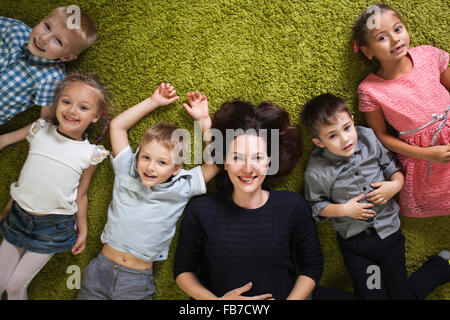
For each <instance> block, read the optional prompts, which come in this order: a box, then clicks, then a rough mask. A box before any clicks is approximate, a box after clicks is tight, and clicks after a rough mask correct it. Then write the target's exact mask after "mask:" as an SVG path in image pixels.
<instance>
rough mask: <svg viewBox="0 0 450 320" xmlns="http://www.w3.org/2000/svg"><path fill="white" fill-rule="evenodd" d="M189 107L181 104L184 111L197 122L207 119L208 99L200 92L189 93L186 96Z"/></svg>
mask: <svg viewBox="0 0 450 320" xmlns="http://www.w3.org/2000/svg"><path fill="white" fill-rule="evenodd" d="M186 96H187V98H188V101H189V104H190V106H189V105H188V104H187V103H183V107H184V108H185V109H186V111H187V112H188V113H189V114H190V115H191V117H192V118H194V119H195V120H197V121H201V120H205V119H209V109H208V98H207V97H206V96H205V95H202V94H201V93H200V92H198V91H195V92H189V93H188V94H187V95H186Z"/></svg>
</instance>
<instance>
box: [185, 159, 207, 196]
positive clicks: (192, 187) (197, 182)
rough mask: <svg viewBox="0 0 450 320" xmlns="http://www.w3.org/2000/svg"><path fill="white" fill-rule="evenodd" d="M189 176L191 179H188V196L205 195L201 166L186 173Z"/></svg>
mask: <svg viewBox="0 0 450 320" xmlns="http://www.w3.org/2000/svg"><path fill="white" fill-rule="evenodd" d="M188 172H189V173H190V174H191V177H192V178H191V179H188V188H187V190H188V191H187V192H188V196H189V197H193V196H196V195H199V194H204V193H206V183H205V178H203V172H202V167H201V166H196V167H195V168H193V169H191V170H189V171H188Z"/></svg>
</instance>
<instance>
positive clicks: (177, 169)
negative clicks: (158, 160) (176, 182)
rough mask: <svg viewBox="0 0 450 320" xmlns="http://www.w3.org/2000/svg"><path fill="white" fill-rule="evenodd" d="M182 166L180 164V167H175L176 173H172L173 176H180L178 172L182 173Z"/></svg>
mask: <svg viewBox="0 0 450 320" xmlns="http://www.w3.org/2000/svg"><path fill="white" fill-rule="evenodd" d="M181 167H182V166H181V164H179V165H177V166H175V168H176V169H175V171H174V172H173V173H172V176H174V177H175V176H176V175H177V174H178V172H180V170H181Z"/></svg>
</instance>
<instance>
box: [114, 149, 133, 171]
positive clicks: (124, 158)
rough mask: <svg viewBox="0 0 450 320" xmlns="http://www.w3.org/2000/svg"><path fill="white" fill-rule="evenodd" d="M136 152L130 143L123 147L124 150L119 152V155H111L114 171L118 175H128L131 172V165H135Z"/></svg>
mask: <svg viewBox="0 0 450 320" xmlns="http://www.w3.org/2000/svg"><path fill="white" fill-rule="evenodd" d="M134 156H135V155H134V153H133V151H132V150H131V147H130V145H128V146H126V147H125V148H123V150H122V151H120V152H119V154H118V155H116V156H115V157H113V156H112V155H110V157H111V158H110V159H111V164H112V167H113V169H114V173H115V174H116V176H117V175H119V174H121V175H128V173H129V172H130V169H131V166H132V165H133V158H134Z"/></svg>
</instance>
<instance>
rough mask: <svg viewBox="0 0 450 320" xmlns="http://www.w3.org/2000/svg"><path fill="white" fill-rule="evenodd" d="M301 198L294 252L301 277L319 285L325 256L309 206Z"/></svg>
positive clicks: (296, 221) (296, 222)
mask: <svg viewBox="0 0 450 320" xmlns="http://www.w3.org/2000/svg"><path fill="white" fill-rule="evenodd" d="M299 198H300V205H299V210H298V214H297V215H296V219H295V228H294V252H295V257H296V260H297V264H298V266H299V276H302V275H303V276H307V277H309V278H311V279H313V280H314V281H315V282H316V284H318V283H319V280H320V277H321V276H322V272H323V255H322V251H321V250H320V244H319V240H318V238H317V232H316V227H315V225H314V221H313V219H312V217H311V211H310V210H309V206H308V204H307V203H306V201H305V200H303V198H302V197H301V196H299Z"/></svg>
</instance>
